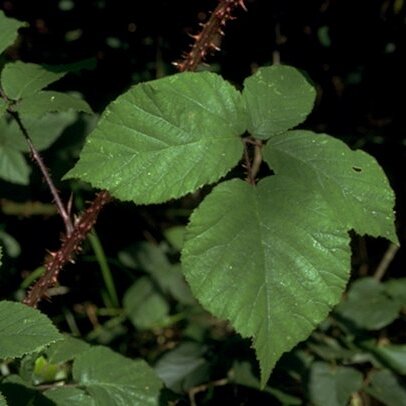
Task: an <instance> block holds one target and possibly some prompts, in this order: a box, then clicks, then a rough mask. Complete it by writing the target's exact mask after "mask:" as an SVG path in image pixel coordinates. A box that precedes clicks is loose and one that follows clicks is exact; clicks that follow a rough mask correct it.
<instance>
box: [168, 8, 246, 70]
mask: <svg viewBox="0 0 406 406" xmlns="http://www.w3.org/2000/svg"><path fill="white" fill-rule="evenodd" d="M237 7H241V8H242V9H243V10H247V9H246V7H245V5H244V0H220V2H219V4H218V6H217V7H216V8H215V10H214V11H213V12H212V14H211V16H210V18H209V20H208V21H207V22H206V23H205V24H203V28H202V31H201V32H200V33H199V34H197V35H191V37H192V38H193V39H194V43H193V45H192V47H191V48H190V51H189V52H188V53H186V54H185V55H184V57H183V59H182V60H181V61H180V62H175V64H174V65H175V66H177V68H178V69H179V71H180V72H185V71H194V70H196V68H197V67H198V65H199V64H200V63H201V62H202V61H203V60H204V59H205V57H206V56H207V54H208V53H209V52H211V51H219V47H218V45H217V44H216V39H217V38H218V36H219V35H220V36H222V35H224V32H223V27H224V26H225V25H226V23H227V21H229V20H232V19H233V18H234V17H233V16H232V14H231V13H232V12H233V10H234V9H236V8H237Z"/></svg>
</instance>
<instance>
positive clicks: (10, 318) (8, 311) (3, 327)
mask: <svg viewBox="0 0 406 406" xmlns="http://www.w3.org/2000/svg"><path fill="white" fill-rule="evenodd" d="M61 338H62V336H61V335H60V334H59V333H58V331H57V330H56V328H55V327H54V325H53V324H52V322H51V321H50V320H49V319H48V318H47V317H46V316H45V315H43V314H42V313H40V312H39V311H38V310H35V309H33V308H31V307H28V306H25V305H23V304H21V303H15V302H8V301H1V302H0V359H4V358H15V357H21V356H23V355H24V354H27V353H30V352H34V351H39V350H40V349H42V348H44V347H45V346H47V345H49V344H51V343H53V342H55V341H57V340H60V339H61Z"/></svg>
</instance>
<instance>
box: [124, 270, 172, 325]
mask: <svg viewBox="0 0 406 406" xmlns="http://www.w3.org/2000/svg"><path fill="white" fill-rule="evenodd" d="M123 304H124V309H125V311H126V313H127V315H128V317H129V319H130V320H131V322H132V323H133V324H134V326H135V327H137V328H138V329H140V330H144V329H150V328H153V327H156V326H159V325H163V324H165V322H166V319H167V316H168V314H169V305H168V303H167V302H166V300H165V299H164V297H163V296H162V295H161V294H160V293H159V292H157V291H156V289H155V287H154V285H153V284H152V282H151V281H150V280H149V279H148V278H146V277H143V278H140V279H138V280H137V281H136V282H135V283H134V284H133V285H132V286H131V287H130V288H129V289H128V290H127V292H126V293H125V294H124V299H123Z"/></svg>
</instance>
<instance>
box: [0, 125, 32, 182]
mask: <svg viewBox="0 0 406 406" xmlns="http://www.w3.org/2000/svg"><path fill="white" fill-rule="evenodd" d="M0 127H1V126H0ZM0 131H1V128H0ZM2 141H3V140H2V139H1V133H0V156H1V159H0V178H2V179H4V180H6V181H8V182H13V183H17V184H20V185H28V183H29V176H30V172H31V170H30V167H29V166H28V164H27V162H26V161H25V158H24V156H23V155H22V154H21V152H19V151H16V150H14V149H13V148H10V147H8V145H4V144H3V143H2Z"/></svg>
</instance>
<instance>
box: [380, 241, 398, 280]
mask: <svg viewBox="0 0 406 406" xmlns="http://www.w3.org/2000/svg"><path fill="white" fill-rule="evenodd" d="M398 250H399V246H397V245H396V244H393V243H392V242H391V243H390V244H389V247H388V249H387V250H386V252H385V254H384V256H383V258H382V259H381V262H380V263H379V265H378V267H377V268H376V271H375V273H374V278H375V279H377V280H378V281H379V280H381V279H382V278H383V276H384V275H385V272H386V270H387V269H388V267H389V265H390V263H391V262H392V261H393V258H394V257H395V255H396V253H397V252H398Z"/></svg>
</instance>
